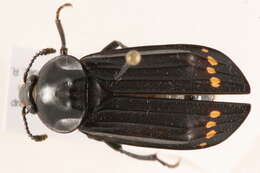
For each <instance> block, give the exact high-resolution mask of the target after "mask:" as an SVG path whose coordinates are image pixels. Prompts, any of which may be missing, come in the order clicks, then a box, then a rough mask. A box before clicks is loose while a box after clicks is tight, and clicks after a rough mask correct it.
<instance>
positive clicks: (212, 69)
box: [207, 67, 216, 74]
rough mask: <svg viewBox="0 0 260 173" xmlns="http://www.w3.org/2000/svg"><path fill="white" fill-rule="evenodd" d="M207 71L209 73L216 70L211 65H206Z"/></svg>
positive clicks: (213, 72) (214, 72)
mask: <svg viewBox="0 0 260 173" xmlns="http://www.w3.org/2000/svg"><path fill="white" fill-rule="evenodd" d="M207 72H208V73H209V74H216V70H215V69H214V68H213V67H207Z"/></svg>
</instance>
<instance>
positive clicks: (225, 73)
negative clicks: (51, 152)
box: [20, 4, 250, 167]
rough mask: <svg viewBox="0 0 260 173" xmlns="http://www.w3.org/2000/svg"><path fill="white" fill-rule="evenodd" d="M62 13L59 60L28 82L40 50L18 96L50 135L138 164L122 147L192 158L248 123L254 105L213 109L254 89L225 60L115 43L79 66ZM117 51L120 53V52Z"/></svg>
mask: <svg viewBox="0 0 260 173" xmlns="http://www.w3.org/2000/svg"><path fill="white" fill-rule="evenodd" d="M70 5H71V4H64V5H63V6H61V7H60V8H59V9H58V10H57V14H56V15H57V18H56V24H57V28H58V31H59V33H60V37H61V41H62V47H61V50H60V53H61V55H60V56H57V57H55V58H53V59H52V60H50V61H49V62H47V63H46V64H45V65H44V66H43V67H42V69H41V70H40V72H39V75H38V76H36V75H32V76H30V77H29V78H28V77H27V76H28V72H29V71H30V68H31V66H32V64H33V62H34V60H35V59H36V58H37V57H38V56H40V55H47V54H50V53H54V52H55V50H54V49H50V48H48V49H43V50H42V51H40V52H39V53H38V54H36V56H34V57H33V59H32V61H31V63H30V64H29V67H28V68H27V70H26V72H25V74H24V85H23V87H22V88H21V90H20V100H21V102H22V104H23V109H22V114H23V118H24V122H25V125H26V130H27V133H28V134H29V136H30V137H31V138H32V139H34V140H35V141H42V140H44V139H45V138H46V137H47V135H38V136H34V135H32V134H31V133H30V131H29V129H28V125H27V121H26V115H27V114H28V113H37V114H38V116H39V118H40V119H41V120H42V122H43V123H44V124H45V125H46V126H47V127H48V128H50V129H51V130H54V131H55V132H59V133H69V132H72V131H74V130H76V129H78V130H80V131H81V132H82V133H85V134H86V135H87V136H88V137H90V138H93V139H95V140H100V141H103V142H105V143H107V144H108V145H109V146H110V147H112V148H113V149H115V150H117V151H119V152H121V153H124V154H127V155H129V156H131V157H134V158H137V159H141V160H157V161H159V162H161V163H162V164H164V165H167V166H172V167H174V166H176V165H177V164H175V165H170V164H167V163H165V162H163V161H162V160H160V159H159V158H158V157H157V155H155V154H152V155H137V154H133V153H130V152H128V151H125V150H123V148H122V146H121V144H126V145H134V146H141V147H154V148H164V149H177V150H190V149H200V148H205V147H210V146H213V145H216V144H218V143H220V142H222V141H224V140H225V139H227V138H228V137H229V136H230V135H231V134H232V133H233V132H234V131H235V130H236V129H237V128H238V127H239V126H240V125H241V123H242V122H243V121H244V120H245V118H246V117H247V115H248V114H249V111H250V105H249V104H244V103H227V102H215V101H213V99H214V95H218V94H248V93H250V86H249V84H248V82H247V80H246V78H245V77H244V75H243V74H242V72H241V71H240V70H239V68H238V67H237V66H236V65H235V64H234V63H233V62H232V61H231V60H230V59H229V58H228V57H227V56H226V55H224V54H223V53H221V52H219V51H217V50H215V49H212V48H209V47H205V46H199V45H184V44H175V45H160V46H142V47H126V46H125V45H123V44H122V43H120V42H118V41H113V42H112V43H110V44H109V45H108V46H106V47H105V48H104V49H103V50H102V51H100V52H98V53H94V54H91V55H87V56H85V57H83V58H81V59H80V60H78V59H76V58H75V57H73V56H71V55H68V53H67V48H66V44H65V36H64V32H63V29H62V25H61V22H60V20H59V13H60V10H61V9H62V8H63V7H65V6H70ZM118 47H121V48H119V49H117V48H118Z"/></svg>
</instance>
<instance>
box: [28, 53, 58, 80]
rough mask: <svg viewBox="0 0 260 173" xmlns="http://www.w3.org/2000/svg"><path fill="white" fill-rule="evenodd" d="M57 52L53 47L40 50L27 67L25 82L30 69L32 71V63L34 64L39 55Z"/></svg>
mask: <svg viewBox="0 0 260 173" xmlns="http://www.w3.org/2000/svg"><path fill="white" fill-rule="evenodd" d="M55 52H56V50H55V49H53V48H46V49H43V50H41V51H40V52H38V53H37V54H36V55H34V57H33V58H32V60H31V62H30V64H29V65H28V67H27V68H26V71H25V73H24V76H23V82H24V83H25V82H26V80H27V77H28V73H29V71H30V69H31V67H32V65H33V63H34V61H35V60H36V58H37V57H38V56H42V55H48V54H51V53H55Z"/></svg>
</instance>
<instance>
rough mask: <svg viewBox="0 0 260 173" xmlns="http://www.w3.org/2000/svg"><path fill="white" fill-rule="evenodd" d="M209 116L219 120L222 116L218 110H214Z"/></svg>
mask: <svg viewBox="0 0 260 173" xmlns="http://www.w3.org/2000/svg"><path fill="white" fill-rule="evenodd" d="M209 116H210V118H218V117H219V116H221V112H220V111H217V110H213V111H211V112H210V114H209Z"/></svg>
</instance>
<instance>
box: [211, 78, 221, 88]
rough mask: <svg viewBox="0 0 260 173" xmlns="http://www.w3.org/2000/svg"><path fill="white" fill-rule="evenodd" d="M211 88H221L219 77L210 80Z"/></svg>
mask: <svg viewBox="0 0 260 173" xmlns="http://www.w3.org/2000/svg"><path fill="white" fill-rule="evenodd" d="M210 82H211V86H212V87H214V88H218V87H220V83H221V80H220V79H219V78H217V77H211V78H210Z"/></svg>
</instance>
